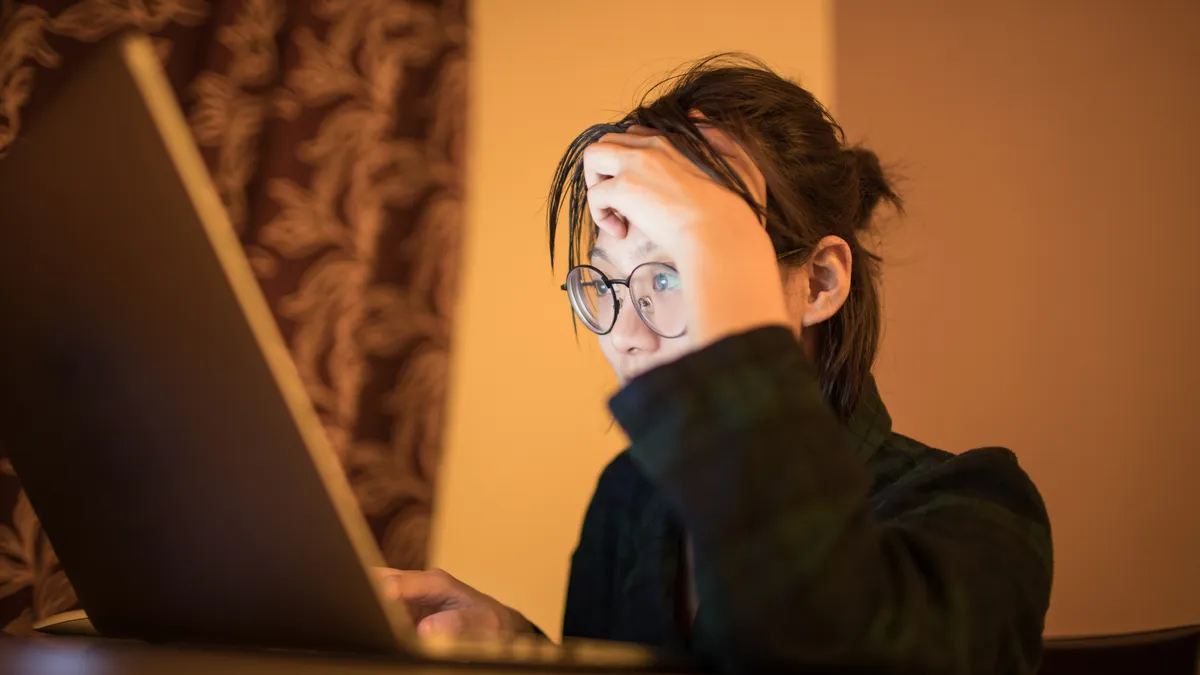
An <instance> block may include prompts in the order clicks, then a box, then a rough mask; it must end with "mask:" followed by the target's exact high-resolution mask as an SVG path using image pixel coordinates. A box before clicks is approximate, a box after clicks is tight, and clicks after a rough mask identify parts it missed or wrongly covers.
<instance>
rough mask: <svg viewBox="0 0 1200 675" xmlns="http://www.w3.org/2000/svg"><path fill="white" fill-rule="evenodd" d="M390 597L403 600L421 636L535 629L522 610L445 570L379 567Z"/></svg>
mask: <svg viewBox="0 0 1200 675" xmlns="http://www.w3.org/2000/svg"><path fill="white" fill-rule="evenodd" d="M376 574H378V575H379V576H380V578H381V581H382V585H383V588H384V592H385V593H386V594H387V597H388V599H390V600H393V601H395V600H403V601H404V603H405V605H406V606H407V608H408V612H409V615H410V616H412V619H413V622H414V623H416V626H417V635H419V636H421V637H430V636H434V635H438V636H450V637H465V638H504V637H511V636H513V635H516V634H518V633H535V632H537V631H536V630H535V629H534V628H533V624H531V623H529V621H528V620H526V619H525V617H523V616H521V614H520V613H519V612H517V611H516V610H514V609H511V608H509V607H506V606H505V605H503V604H501V603H500V602H499V601H497V600H496V599H495V598H492V597H490V596H488V595H484V594H483V593H480V592H479V591H477V590H475V589H473V588H471V587H470V586H468V585H466V584H464V583H463V582H461V581H459V580H458V579H455V578H454V577H452V576H450V574H448V573H447V572H444V571H442V570H431V571H427V572H426V571H402V570H394V569H379V570H376Z"/></svg>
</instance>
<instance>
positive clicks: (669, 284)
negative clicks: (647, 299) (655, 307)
mask: <svg viewBox="0 0 1200 675" xmlns="http://www.w3.org/2000/svg"><path fill="white" fill-rule="evenodd" d="M653 287H654V291H655V292H656V293H666V292H667V291H674V290H676V289H678V288H679V275H678V274H676V273H674V272H665V271H664V272H658V273H656V274H655V275H654V286H653Z"/></svg>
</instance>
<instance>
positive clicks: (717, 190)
mask: <svg viewBox="0 0 1200 675" xmlns="http://www.w3.org/2000/svg"><path fill="white" fill-rule="evenodd" d="M701 129H702V132H703V133H704V134H705V137H706V138H708V139H709V140H710V143H712V145H713V146H714V147H715V148H717V149H718V151H720V152H722V153H723V154H726V153H737V154H735V155H734V157H735V159H736V160H738V161H737V165H739V167H740V168H743V169H744V170H743V171H742V172H741V173H742V174H743V180H745V181H746V182H747V184H750V185H751V186H752V187H756V188H759V191H760V192H762V193H763V194H762V196H761V199H763V200H764V201H765V197H766V195H765V188H764V187H763V185H762V177H761V174H759V173H758V172H757V169H756V168H754V166H753V164H752V163H751V162H750V161H749V159H748V157H746V155H745V153H744V151H742V150H741V148H740V146H738V145H737V144H736V143H734V142H733V141H732V139H730V138H729V137H728V136H727V135H726V134H724V133H723V132H721V131H719V130H717V129H715V128H713V127H709V126H704V125H702V126H701ZM583 165H584V176H585V180H586V181H587V185H588V208H589V209H590V211H591V214H592V218H593V220H595V221H596V225H597V226H598V227H599V228H601V229H602V230H604V231H605V232H606V233H608V234H609V235H611V236H613V237H615V238H617V239H622V238H624V237H625V236H626V235H627V234H628V232H629V228H631V227H633V228H639V229H641V231H642V232H643V233H645V234H646V236H647V237H649V238H650V240H651V241H653V242H654V243H656V244H657V245H658V246H659V248H660V249H662V250H663V251H664V252H665V253H666V254H667V255H668V256H670V258H671V259H672V260H673V261H674V262H675V265H676V267H677V268H678V269H679V273H680V277H681V280H682V281H683V284H684V288H685V289H686V291H685V296H684V297H685V298H686V303H687V305H688V337H689V338H690V340H691V343H692V347H693V348H697V349H698V348H700V347H703V346H705V345H707V344H710V343H712V342H715V341H716V340H718V339H720V338H722V337H725V336H727V335H731V334H733V333H738V332H743V331H746V330H749V329H751V328H757V327H760V326H764V325H774V324H784V325H786V324H787V323H788V312H787V305H786V303H785V300H784V294H783V284H782V281H781V278H780V274H779V267H778V265H777V264H776V262H775V254H774V250H773V248H772V246H771V241H770V238H769V237H768V236H767V233H766V230H765V229H764V228H763V226H762V224H761V223H760V222H759V220H758V218H757V216H756V214H755V213H754V211H753V210H752V209H751V208H750V206H749V205H748V204H746V202H745V201H744V200H743V199H742V198H741V197H740V196H738V195H737V194H735V193H734V192H732V191H731V190H728V189H727V188H725V187H724V186H722V185H721V184H719V183H717V182H716V181H714V180H713V179H712V178H710V177H709V176H708V175H707V174H706V173H704V172H703V171H702V170H701V169H700V168H699V167H697V166H696V165H695V164H693V163H692V162H691V161H690V160H689V159H687V158H686V157H685V156H684V155H683V154H682V153H680V152H679V150H677V149H676V148H675V146H673V145H672V144H671V143H670V141H668V140H667V139H666V137H664V136H662V135H660V134H657V133H656V132H654V131H653V130H651V129H647V128H644V127H636V126H635V127H631V128H630V129H629V131H628V132H627V133H614V134H607V135H605V136H604V137H603V138H601V139H600V140H599V141H598V142H596V143H594V144H592V145H591V146H589V147H588V148H587V150H586V151H585V152H584V158H583ZM751 173H753V175H750V174H751Z"/></svg>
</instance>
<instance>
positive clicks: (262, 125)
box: [0, 0, 468, 634]
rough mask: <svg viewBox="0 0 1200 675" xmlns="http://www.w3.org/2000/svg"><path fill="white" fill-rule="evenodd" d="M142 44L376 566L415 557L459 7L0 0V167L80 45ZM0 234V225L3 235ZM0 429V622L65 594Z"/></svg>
mask: <svg viewBox="0 0 1200 675" xmlns="http://www.w3.org/2000/svg"><path fill="white" fill-rule="evenodd" d="M131 27H132V28H138V29H141V30H143V31H145V32H146V33H148V34H149V35H151V36H152V38H153V40H154V44H155V46H156V48H157V51H158V55H159V57H160V58H161V59H162V62H163V65H164V67H165V69H166V71H167V74H168V76H169V78H170V80H171V82H172V85H173V86H174V87H175V91H176V94H177V95H178V97H179V100H180V103H181V105H182V108H183V110H184V112H185V114H186V115H187V119H188V123H189V125H190V127H191V130H192V132H193V135H194V137H195V140H196V142H197V144H198V146H199V147H200V149H201V151H202V153H203V155H204V158H205V161H206V162H207V164H208V167H209V170H210V172H211V174H212V178H213V182H214V184H215V185H216V187H217V190H218V191H219V193H220V195H221V198H222V200H223V201H224V203H225V206H226V208H227V210H228V212H229V216H230V219H231V221H232V223H233V226H234V228H236V230H237V232H238V234H239V235H240V237H241V241H242V243H243V245H244V247H245V251H246V255H247V257H248V258H249V260H250V261H251V264H252V266H253V268H254V270H255V272H256V274H257V276H258V279H259V281H260V283H261V285H262V288H263V291H264V293H265V294H266V297H267V299H268V301H269V302H270V304H271V307H272V309H273V310H274V312H275V316H276V318H277V320H278V323H279V325H280V328H281V330H282V331H283V334H284V336H285V339H286V340H287V342H288V345H289V347H290V350H291V353H292V355H293V358H294V360H295V363H296V366H297V368H298V370H299V371H300V374H301V377H302V378H303V381H304V383H305V386H306V387H307V390H308V394H309V395H310V396H311V398H312V400H313V403H314V405H315V407H316V409H317V411H318V413H319V414H320V416H321V419H322V421H323V423H324V425H325V428H326V430H327V432H328V435H329V438H330V439H331V440H332V443H333V446H334V448H335V449H336V451H337V453H338V455H339V457H340V459H341V460H342V464H343V466H344V467H345V470H346V472H347V476H348V478H349V480H350V482H351V485H352V486H353V487H354V490H355V493H356V495H357V497H358V499H359V502H360V504H361V506H362V509H363V512H364V514H365V516H366V517H367V520H368V522H369V523H370V525H371V527H372V530H373V532H374V533H375V535H376V537H377V539H378V541H379V544H380V547H381V549H382V550H383V553H384V556H385V558H386V560H387V561H388V563H389V564H390V565H392V566H394V567H401V568H410V569H411V568H420V567H423V566H424V565H425V560H426V542H427V534H428V527H429V517H430V509H431V504H432V500H433V493H434V485H435V482H436V481H435V479H436V475H437V467H438V455H439V448H440V441H441V432H442V412H443V406H444V404H445V387H446V381H447V374H448V373H447V365H448V357H449V349H450V326H451V317H452V314H453V308H454V297H455V281H456V279H457V272H456V267H457V255H458V251H459V239H460V236H461V234H462V218H463V215H462V214H463V181H464V171H463V163H464V141H465V138H464V132H465V122H466V87H467V61H466V48H467V44H468V27H467V19H466V7H465V0H294V1H285V0H209V1H205V0H75V1H73V2H72V1H60V2H51V1H49V0H47V1H41V0H37V1H34V2H27V3H18V2H13V1H12V0H0V161H4V160H3V154H4V151H5V148H7V147H8V146H10V145H11V144H12V142H13V140H14V139H15V138H17V137H18V136H19V135H20V133H21V125H22V124H23V123H24V122H26V121H27V120H28V119H30V118H32V117H34V116H36V115H37V110H38V108H39V106H41V105H42V104H43V103H44V102H45V101H46V100H47V99H48V98H49V97H51V96H53V93H54V89H55V87H56V86H57V84H58V83H59V82H61V81H62V78H63V77H65V76H66V75H67V74H69V72H70V69H71V67H72V64H73V63H77V62H78V61H79V60H80V59H83V58H86V56H87V53H88V50H89V48H90V46H91V45H94V44H95V43H96V42H97V41H98V40H100V39H102V38H104V37H106V36H108V35H110V34H112V33H113V32H115V31H118V30H121V29H125V28H131ZM6 226H7V225H6ZM2 443H3V429H0V628H2V629H3V630H4V631H5V632H8V633H18V634H19V633H25V632H28V631H29V630H30V625H31V623H32V622H33V621H36V620H38V619H40V618H42V617H45V616H48V615H51V614H54V613H57V612H61V611H65V610H68V609H72V608H75V606H76V604H77V603H76V598H75V594H74V592H73V590H72V589H71V586H70V583H69V581H68V580H67V578H66V576H65V575H64V574H63V572H62V570H61V568H60V567H59V565H58V561H57V559H56V557H55V555H54V551H53V548H52V546H51V545H50V543H49V541H48V540H47V539H46V537H45V535H44V533H43V532H42V531H41V528H40V527H39V525H38V522H37V517H36V514H35V513H34V512H33V510H32V509H31V508H30V505H29V501H28V499H26V497H25V495H24V493H23V492H22V491H21V489H20V480H19V477H18V476H16V475H15V473H14V472H13V470H12V465H11V463H10V462H9V461H8V460H7V459H3V454H4V452H3V446H2Z"/></svg>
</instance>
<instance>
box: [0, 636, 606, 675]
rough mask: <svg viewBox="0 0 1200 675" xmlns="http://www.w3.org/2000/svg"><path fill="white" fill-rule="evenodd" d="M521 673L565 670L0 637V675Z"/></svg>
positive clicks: (548, 674) (543, 674)
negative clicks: (443, 664)
mask: <svg viewBox="0 0 1200 675" xmlns="http://www.w3.org/2000/svg"><path fill="white" fill-rule="evenodd" d="M521 672H529V673H533V672H536V673H539V674H540V675H554V674H555V673H556V672H559V673H563V674H564V675H565V673H566V672H567V671H554V670H550V669H543V668H539V669H537V670H530V669H506V668H481V667H470V668H466V667H462V666H458V667H455V666H448V665H447V666H439V665H430V664H406V663H398V662H396V661H389V660H383V659H373V658H354V657H339V656H325V655H310V654H295V653H280V652H253V651H231V650H220V649H200V648H187V647H166V646H152V645H147V644H144V643H140V642H127V641H117V640H101V639H89V638H68V637H36V638H3V637H0V673H3V675H275V674H277V673H278V674H280V675H283V674H287V675H327V674H333V673H336V674H337V675H368V674H369V675H382V674H384V673H403V674H404V675H447V674H450V673H470V674H473V675H492V674H497V675H499V674H500V673H504V674H507V675H512V674H513V673H521ZM578 672H579V671H575V673H578ZM591 672H597V671H591ZM600 672H603V671H600ZM611 672H619V671H611Z"/></svg>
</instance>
